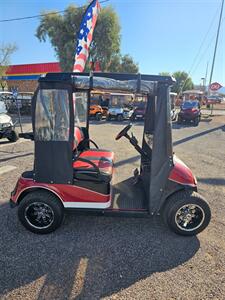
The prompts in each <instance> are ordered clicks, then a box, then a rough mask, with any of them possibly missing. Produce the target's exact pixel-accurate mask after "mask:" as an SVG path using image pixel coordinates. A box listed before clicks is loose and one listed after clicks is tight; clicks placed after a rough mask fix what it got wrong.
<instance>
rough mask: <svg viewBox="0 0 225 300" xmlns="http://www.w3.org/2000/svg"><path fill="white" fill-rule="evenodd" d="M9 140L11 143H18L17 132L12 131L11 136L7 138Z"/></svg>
mask: <svg viewBox="0 0 225 300" xmlns="http://www.w3.org/2000/svg"><path fill="white" fill-rule="evenodd" d="M7 139H8V140H9V141H10V142H11V143H15V142H16V141H18V139H19V134H18V132H17V131H16V130H12V131H11V134H10V135H9V136H8V137H7Z"/></svg>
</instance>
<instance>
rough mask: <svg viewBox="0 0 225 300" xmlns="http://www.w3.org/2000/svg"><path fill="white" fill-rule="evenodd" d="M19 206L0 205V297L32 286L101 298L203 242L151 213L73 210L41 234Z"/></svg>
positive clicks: (60, 295) (44, 293)
mask: <svg viewBox="0 0 225 300" xmlns="http://www.w3.org/2000/svg"><path fill="white" fill-rule="evenodd" d="M16 211H17V209H16V208H15V209H10V207H9V205H8V204H3V205H1V206H0V220H1V232H0V240H1V244H0V270H1V272H0V282H1V285H0V298H1V296H3V295H6V294H8V295H10V292H12V291H13V296H14V299H15V295H18V296H19V297H23V296H22V294H23V293H24V295H25V294H27V292H29V291H30V290H29V291H27V289H32V290H33V292H34V293H37V294H38V295H37V299H51V300H52V299H69V298H70V297H72V299H100V298H101V297H104V296H109V295H111V294H113V293H116V292H118V291H120V290H121V289H124V288H127V287H129V286H131V285H132V284H134V283H136V282H138V281H139V280H142V279H145V278H146V277H149V276H151V275H152V274H154V273H156V272H164V271H167V270H170V269H172V268H175V267H177V266H179V265H181V264H183V263H184V262H186V261H188V260H189V259H191V258H192V257H193V256H194V255H195V253H196V252H197V251H198V249H199V247H200V243H199V240H198V238H196V237H188V238H187V237H182V236H178V235H176V234H173V233H172V232H171V231H169V230H168V229H167V228H165V227H164V226H163V225H162V224H161V222H160V220H157V219H148V218H147V219H140V218H138V219H134V218H112V217H94V216H92V217H90V216H89V217H88V216H77V215H71V214H68V215H67V216H66V219H65V221H64V224H63V225H62V227H61V228H59V229H58V230H57V231H56V232H54V233H52V234H49V235H35V234H32V233H30V232H29V231H27V230H26V229H25V228H24V227H23V226H22V225H21V224H20V223H19V221H18V218H17V215H16ZM41 278H42V279H43V282H42V283H41V286H38V288H34V287H35V284H38V283H36V281H39V280H40V279H41ZM29 284H30V286H29ZM20 288H23V290H19V289H20ZM16 289H18V290H16ZM33 292H32V293H33ZM35 299H36V298H35Z"/></svg>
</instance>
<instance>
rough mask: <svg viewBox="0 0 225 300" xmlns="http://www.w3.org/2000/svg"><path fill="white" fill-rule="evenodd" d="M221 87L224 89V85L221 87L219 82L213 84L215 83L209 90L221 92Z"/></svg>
mask: <svg viewBox="0 0 225 300" xmlns="http://www.w3.org/2000/svg"><path fill="white" fill-rule="evenodd" d="M221 87H222V85H221V84H220V83H218V82H213V83H211V84H210V86H209V89H210V90H211V91H217V90H219V89H220V88H221Z"/></svg>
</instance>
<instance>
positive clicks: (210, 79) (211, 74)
mask: <svg viewBox="0 0 225 300" xmlns="http://www.w3.org/2000/svg"><path fill="white" fill-rule="evenodd" d="M223 4H224V0H222V5H221V10H220V18H219V24H218V29H217V34H216V43H215V49H214V54H213V61H212V68H211V73H210V78H209V88H210V85H211V83H212V76H213V70H214V65H215V59H216V51H217V45H218V39H219V34H220V26H221V20H222V15H223ZM212 111H213V104H212V109H211V114H212Z"/></svg>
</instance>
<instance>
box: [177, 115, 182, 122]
mask: <svg viewBox="0 0 225 300" xmlns="http://www.w3.org/2000/svg"><path fill="white" fill-rule="evenodd" d="M181 123H182V119H181V117H179V116H178V118H177V124H181Z"/></svg>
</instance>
